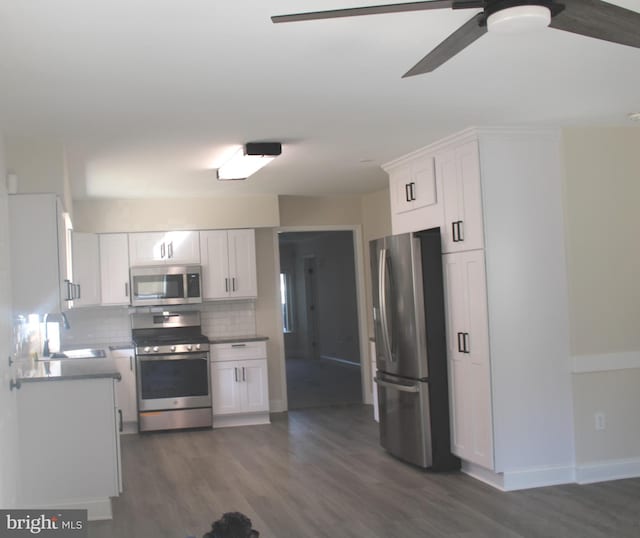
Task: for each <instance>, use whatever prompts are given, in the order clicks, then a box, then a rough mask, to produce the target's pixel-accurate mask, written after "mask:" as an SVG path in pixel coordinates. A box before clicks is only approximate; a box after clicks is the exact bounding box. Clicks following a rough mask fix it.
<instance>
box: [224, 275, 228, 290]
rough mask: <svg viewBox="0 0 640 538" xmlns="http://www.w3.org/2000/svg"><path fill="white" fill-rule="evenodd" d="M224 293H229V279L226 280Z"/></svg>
mask: <svg viewBox="0 0 640 538" xmlns="http://www.w3.org/2000/svg"><path fill="white" fill-rule="evenodd" d="M224 291H229V279H228V278H225V279H224Z"/></svg>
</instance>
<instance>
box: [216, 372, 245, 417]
mask: <svg viewBox="0 0 640 538" xmlns="http://www.w3.org/2000/svg"><path fill="white" fill-rule="evenodd" d="M242 388H243V386H242V368H241V367H240V366H239V363H238V362H237V361H229V362H212V363H211V395H212V403H213V414H214V415H229V414H232V413H241V412H242V411H243V398H242Z"/></svg>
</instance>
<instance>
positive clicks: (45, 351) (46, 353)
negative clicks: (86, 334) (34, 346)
mask: <svg viewBox="0 0 640 538" xmlns="http://www.w3.org/2000/svg"><path fill="white" fill-rule="evenodd" d="M57 315H59V316H60V317H61V318H62V326H63V327H64V328H65V329H71V325H69V320H68V319H67V315H66V314H65V313H64V312H60V314H55V313H54V314H49V313H47V314H45V315H44V318H42V322H43V323H44V346H43V347H42V356H43V357H49V356H50V355H51V353H50V351H49V328H48V326H47V321H48V320H49V316H57Z"/></svg>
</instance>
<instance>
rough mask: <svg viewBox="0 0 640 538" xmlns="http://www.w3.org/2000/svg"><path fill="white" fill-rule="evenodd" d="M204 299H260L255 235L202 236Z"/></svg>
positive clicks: (236, 232) (212, 233) (223, 233)
mask: <svg viewBox="0 0 640 538" xmlns="http://www.w3.org/2000/svg"><path fill="white" fill-rule="evenodd" d="M200 256H201V259H202V286H203V299H204V300H215V299H244V298H253V297H257V295H258V284H257V274H256V246H255V231H254V230H251V229H247V230H207V231H202V232H200Z"/></svg>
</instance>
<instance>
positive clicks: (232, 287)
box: [231, 276, 236, 291]
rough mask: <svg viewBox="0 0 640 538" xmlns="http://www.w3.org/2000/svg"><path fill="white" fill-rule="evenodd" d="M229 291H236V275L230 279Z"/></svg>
mask: <svg viewBox="0 0 640 538" xmlns="http://www.w3.org/2000/svg"><path fill="white" fill-rule="evenodd" d="M231 291H236V277H235V276H234V277H233V278H232V279H231Z"/></svg>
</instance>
